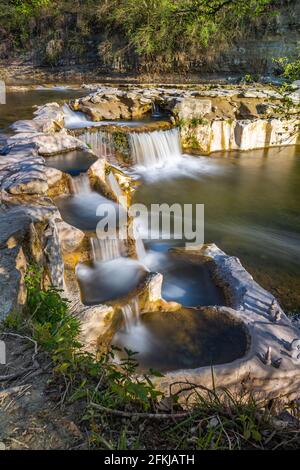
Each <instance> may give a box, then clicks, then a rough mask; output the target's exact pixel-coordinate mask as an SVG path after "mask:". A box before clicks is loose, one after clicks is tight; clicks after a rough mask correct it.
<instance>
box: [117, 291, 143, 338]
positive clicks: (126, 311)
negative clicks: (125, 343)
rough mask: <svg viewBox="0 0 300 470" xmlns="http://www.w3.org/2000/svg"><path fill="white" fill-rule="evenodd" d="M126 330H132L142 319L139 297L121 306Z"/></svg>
mask: <svg viewBox="0 0 300 470" xmlns="http://www.w3.org/2000/svg"><path fill="white" fill-rule="evenodd" d="M121 310H122V314H123V319H124V324H125V330H126V331H130V330H131V329H132V327H133V326H134V325H137V324H138V323H139V320H140V308H139V302H138V299H137V298H134V299H132V300H131V302H130V303H128V304H127V305H124V306H123V307H121Z"/></svg>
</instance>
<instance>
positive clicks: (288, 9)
mask: <svg viewBox="0 0 300 470" xmlns="http://www.w3.org/2000/svg"><path fill="white" fill-rule="evenodd" d="M299 42H300V1H299V0H288V1H281V7H280V8H279V9H278V15H276V16H274V17H272V18H271V19H270V20H269V21H268V22H266V23H265V22H259V21H258V23H257V25H256V27H254V28H252V29H251V30H249V31H248V33H247V37H241V38H240V39H239V40H238V41H236V42H235V43H234V44H233V45H232V46H231V47H229V48H228V49H226V50H225V51H223V50H222V52H220V53H218V54H217V55H215V56H211V57H208V60H207V61H206V62H205V63H204V64H203V68H202V71H204V72H208V73H222V74H229V73H236V74H241V73H243V72H244V73H247V72H248V73H249V72H250V73H262V74H269V73H272V72H273V71H274V67H275V68H276V66H274V62H273V58H277V57H285V56H287V57H289V56H294V55H295V53H296V50H297V45H298V43H299ZM200 70H201V69H200V68H199V71H200Z"/></svg>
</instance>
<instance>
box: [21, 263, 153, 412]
mask: <svg viewBox="0 0 300 470" xmlns="http://www.w3.org/2000/svg"><path fill="white" fill-rule="evenodd" d="M41 279H42V270H41V269H39V268H37V267H30V269H29V270H28V273H27V275H26V278H25V282H26V287H27V305H26V327H29V328H30V330H31V334H32V337H33V339H35V340H36V341H37V342H38V344H40V345H41V347H42V348H43V349H45V350H46V351H48V352H49V353H50V354H51V358H52V360H53V363H54V371H55V373H56V374H58V375H60V374H63V376H64V378H65V381H66V382H67V383H69V386H68V390H69V394H68V399H69V400H70V401H75V400H78V399H80V398H83V397H85V398H87V399H89V400H91V399H93V401H95V402H98V403H101V404H104V405H105V406H119V407H124V406H125V404H126V403H128V402H134V403H135V404H136V406H139V407H141V408H142V409H150V408H151V407H153V405H154V404H155V403H156V402H157V400H158V398H159V397H160V396H162V394H161V393H160V392H158V391H156V390H155V387H154V385H153V383H152V381H151V379H150V378H149V376H148V375H146V374H144V375H143V376H142V378H138V377H136V370H137V367H138V362H137V361H136V359H135V357H136V353H133V352H131V351H129V350H125V352H126V356H125V358H123V359H121V361H120V363H116V362H115V358H116V357H115V355H116V352H117V351H118V350H117V349H116V348H111V349H109V350H108V351H107V352H106V353H104V354H101V355H99V356H95V355H93V354H91V353H88V352H86V351H84V350H83V347H82V344H81V343H80V342H79V340H78V336H79V333H80V322H79V320H78V319H77V318H75V317H74V316H73V315H71V314H70V313H69V310H68V300H67V299H65V298H61V296H60V293H61V291H60V290H58V289H56V288H55V287H53V286H50V287H48V288H47V289H42V288H41ZM151 375H160V374H158V373H156V372H155V371H151ZM100 377H101V388H99V387H98V388H97V389H95V387H96V385H97V383H98V381H99V378H100Z"/></svg>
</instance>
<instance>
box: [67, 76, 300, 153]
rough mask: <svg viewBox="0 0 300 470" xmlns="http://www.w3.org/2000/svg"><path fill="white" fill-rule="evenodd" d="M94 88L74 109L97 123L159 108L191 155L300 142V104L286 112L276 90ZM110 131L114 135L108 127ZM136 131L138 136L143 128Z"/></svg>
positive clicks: (143, 114) (129, 116) (131, 116)
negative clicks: (173, 126) (193, 153)
mask: <svg viewBox="0 0 300 470" xmlns="http://www.w3.org/2000/svg"><path fill="white" fill-rule="evenodd" d="M93 88H94V91H93V92H92V93H91V94H90V95H88V96H87V97H84V98H80V99H78V100H75V101H73V103H72V104H71V106H72V107H73V109H74V110H80V111H82V112H84V113H86V114H87V115H88V116H89V117H90V118H92V119H93V120H94V121H97V120H103V119H104V120H105V119H108V120H110V119H115V120H118V119H126V120H128V119H136V118H141V117H147V116H148V117H149V116H150V115H151V109H158V110H160V112H161V113H162V115H164V114H165V115H168V116H169V119H170V120H171V122H172V123H173V125H177V126H179V127H180V130H181V141H182V146H183V149H184V150H187V151H190V152H195V153H196V152H198V153H199V152H201V153H205V154H209V153H211V152H217V151H230V150H252V149H259V148H269V147H275V146H282V145H295V144H297V143H298V142H299V125H300V121H299V104H297V103H296V102H294V107H292V108H290V109H289V110H288V112H287V110H286V109H285V106H284V100H283V96H282V95H281V94H280V93H279V92H277V91H275V90H274V89H272V88H268V87H259V86H258V87H257V88H253V87H250V86H232V87H230V86H227V87H220V86H219V87H217V86H216V87H205V86H202V87H201V86H198V87H197V86H196V87H195V88H193V89H188V88H185V89H179V88H176V89H169V88H159V87H158V88H137V87H132V88H130V87H129V89H127V90H120V89H117V88H112V87H103V86H100V85H99V86H98V87H97V85H95V86H94V87H93ZM292 98H293V96H292V95H291V99H292ZM117 103H119V104H117ZM121 108H122V109H121ZM108 109H109V113H108V111H107V110H108ZM141 127H142V123H141ZM107 130H108V131H110V129H109V126H108V127H107ZM151 130H155V129H154V128H153V129H152V128H151V127H150V126H149V129H148V131H150V132H151ZM131 131H132V129H130V128H129V129H126V128H124V129H123V132H131ZM134 132H139V127H136V128H135V129H134Z"/></svg>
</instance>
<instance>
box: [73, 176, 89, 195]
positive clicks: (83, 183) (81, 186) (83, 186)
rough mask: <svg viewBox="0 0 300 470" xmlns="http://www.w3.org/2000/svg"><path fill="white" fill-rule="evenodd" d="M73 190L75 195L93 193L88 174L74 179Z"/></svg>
mask: <svg viewBox="0 0 300 470" xmlns="http://www.w3.org/2000/svg"><path fill="white" fill-rule="evenodd" d="M72 189H73V193H75V194H89V193H91V192H92V188H91V184H90V180H89V177H88V175H87V174H86V173H80V175H78V176H75V177H73V178H72Z"/></svg>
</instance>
